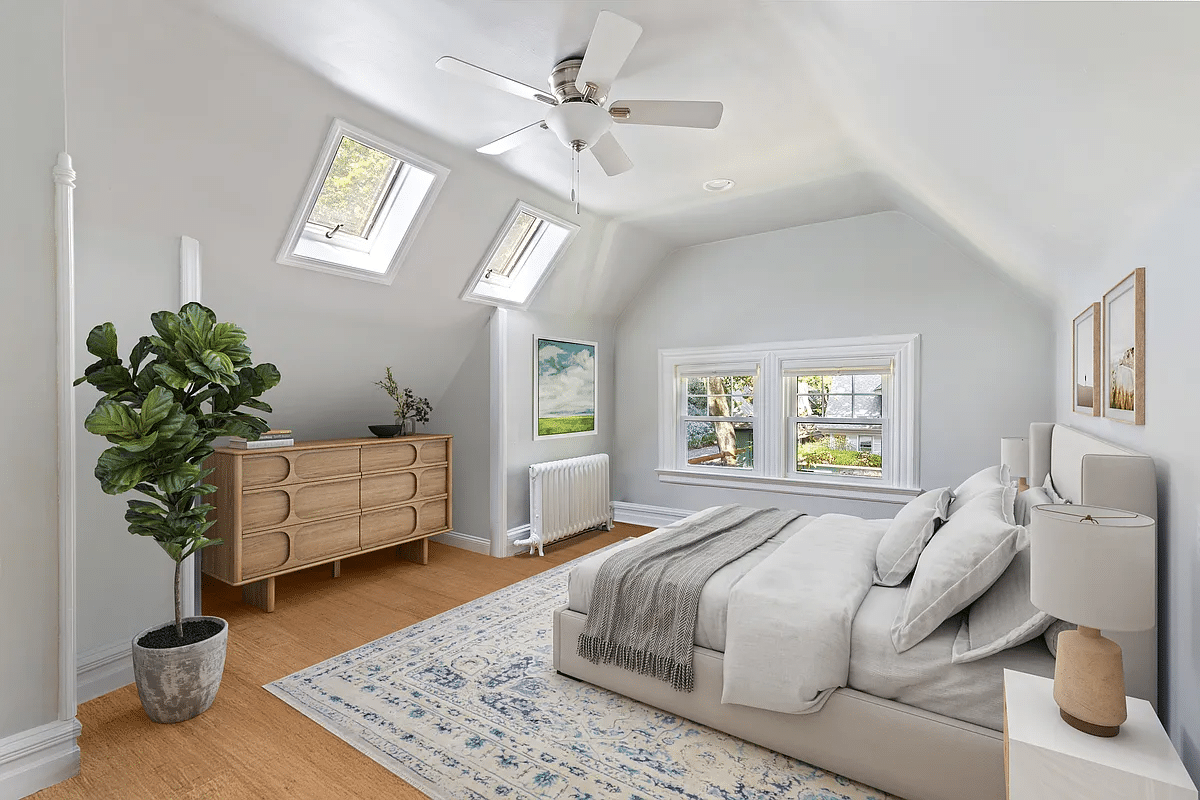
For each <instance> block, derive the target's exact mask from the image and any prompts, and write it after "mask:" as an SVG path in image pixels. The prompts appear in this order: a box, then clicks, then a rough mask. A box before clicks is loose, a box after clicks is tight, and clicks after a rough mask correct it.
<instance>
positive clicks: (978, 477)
mask: <svg viewBox="0 0 1200 800" xmlns="http://www.w3.org/2000/svg"><path fill="white" fill-rule="evenodd" d="M1002 472H1003V469H1002V467H1000V466H995V467H984V468H983V469H981V470H979V472H976V473H975V474H974V475H972V476H971V477H969V478H967V479H966V480H965V481H963V482H962V483H960V484H959V485H958V487H957V488H956V489H955V490H954V491H953V492H952V493H951V494H953V497H952V498H951V501H950V516H954V512H955V511H957V510H958V509H960V508H962V507H963V506H965V505H966V504H967V503H969V502H971V500H972V499H974V498H975V497H976V496H977V495H979V494H980V493H982V492H986V491H987V490H988V489H995V488H997V487H1003V486H1007V485H1008V484H1007V482H1006V481H1004V480H1002V479H1001V478H1002Z"/></svg>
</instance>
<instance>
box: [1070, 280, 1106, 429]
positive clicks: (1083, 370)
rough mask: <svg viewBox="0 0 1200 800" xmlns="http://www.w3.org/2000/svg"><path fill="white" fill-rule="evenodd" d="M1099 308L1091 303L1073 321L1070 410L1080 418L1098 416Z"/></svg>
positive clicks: (1101, 342) (1100, 342)
mask: <svg viewBox="0 0 1200 800" xmlns="http://www.w3.org/2000/svg"><path fill="white" fill-rule="evenodd" d="M1103 348H1104V344H1103V341H1102V339H1101V336H1100V304H1099V303H1092V304H1091V305H1090V306H1088V307H1087V310H1085V311H1084V312H1083V313H1082V314H1080V315H1079V316H1077V317H1076V318H1075V323H1074V332H1073V333H1072V334H1071V353H1072V356H1071V397H1072V400H1071V407H1072V408H1073V409H1074V410H1075V411H1076V412H1077V413H1079V414H1087V415H1088V416H1089V417H1098V416H1100V403H1099V402H1098V400H1099V397H1098V395H1097V393H1096V380H1097V378H1098V377H1099V375H1100V370H1101V366H1100V365H1101V358H1100V356H1101V351H1102V350H1103Z"/></svg>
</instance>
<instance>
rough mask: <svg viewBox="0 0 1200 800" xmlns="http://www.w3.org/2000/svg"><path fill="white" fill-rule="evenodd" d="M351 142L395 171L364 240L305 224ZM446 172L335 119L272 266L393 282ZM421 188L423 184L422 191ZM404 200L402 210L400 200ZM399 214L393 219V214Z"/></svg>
mask: <svg viewBox="0 0 1200 800" xmlns="http://www.w3.org/2000/svg"><path fill="white" fill-rule="evenodd" d="M343 138H349V139H352V140H354V141H357V142H359V143H361V144H363V145H365V146H366V147H370V148H372V149H374V150H378V151H379V152H381V153H384V154H385V155H388V156H391V157H392V158H395V159H397V160H398V162H399V167H398V168H397V169H396V170H395V172H394V174H393V177H392V180H391V184H390V186H389V188H388V191H387V195H386V197H385V199H384V201H383V202H382V203H381V204H380V205H379V208H378V210H377V212H376V218H375V220H374V221H373V222H372V223H371V225H370V229H369V230H368V231H367V236H366V237H365V238H364V237H359V236H353V235H351V234H342V233H340V232H338V233H334V234H333V235H332V236H331V237H326V235H325V234H326V233H327V232H328V231H329V229H328V228H327V227H325V226H323V225H319V224H317V223H311V222H309V217H310V216H311V215H312V213H313V206H314V205H315V204H316V202H317V197H318V195H319V194H320V193H321V189H322V187H323V186H324V184H325V179H326V177H327V176H328V174H329V170H330V168H331V167H332V165H333V159H334V158H335V157H336V155H337V152H338V148H339V147H340V146H341V143H342V139H343ZM449 174H450V169H449V168H448V167H446V166H444V165H442V164H439V163H437V162H435V161H432V160H430V159H428V158H425V157H424V156H422V155H420V154H419V153H414V152H413V151H411V150H408V149H406V148H403V147H400V146H399V145H397V144H395V143H393V142H389V141H387V140H386V139H383V138H381V137H379V136H376V135H375V134H373V133H370V132H369V131H366V130H363V129H362V128H358V127H356V126H354V125H351V124H350V123H348V122H346V121H344V120H341V119H334V120H333V123H332V125H331V126H330V129H329V134H328V135H327V136H326V137H325V144H324V145H323V146H322V148H321V152H320V155H319V157H318V158H317V162H316V164H315V165H314V167H313V171H312V174H311V175H310V176H309V180H308V185H307V187H306V189H305V191H304V195H303V198H302V200H301V203H300V205H299V207H298V208H297V211H296V214H295V216H294V217H293V218H292V223H291V225H290V226H289V228H288V231H287V234H286V235H285V236H284V240H283V243H282V245H281V246H280V248H279V253H278V255H277V256H276V259H275V260H276V262H277V263H279V264H284V265H287V266H293V267H300V268H302V269H310V270H315V271H317V272H326V273H331V274H334V275H341V276H343V277H348V278H355V279H357V280H365V281H370V282H373V283H382V284H391V283H392V282H393V281H394V280H395V278H396V274H397V272H398V270H399V267H400V264H401V263H403V261H404V258H405V256H406V255H407V253H408V250H409V248H410V247H411V246H412V242H413V240H414V239H415V238H416V234H417V232H418V231H419V230H420V228H421V226H422V224H423V223H424V222H425V219H426V217H427V216H428V214H429V210H430V209H431V208H432V207H433V204H434V202H435V201H436V199H437V196H438V193H439V192H440V191H441V188H442V186H443V185H444V184H445V182H446V177H447V176H448V175H449ZM422 184H427V185H426V186H424V188H422ZM401 198H403V200H404V202H403V203H402V204H401V207H400V208H399V209H398V208H397V203H398V201H399V200H400V199H401ZM396 211H399V212H401V215H400V216H393V212H396Z"/></svg>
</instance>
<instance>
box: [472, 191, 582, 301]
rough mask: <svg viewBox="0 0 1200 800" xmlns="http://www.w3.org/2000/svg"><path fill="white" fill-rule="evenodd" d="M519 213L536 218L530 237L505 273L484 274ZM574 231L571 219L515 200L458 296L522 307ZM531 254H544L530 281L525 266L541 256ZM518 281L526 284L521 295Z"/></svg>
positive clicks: (567, 244)
mask: <svg viewBox="0 0 1200 800" xmlns="http://www.w3.org/2000/svg"><path fill="white" fill-rule="evenodd" d="M522 213H524V214H528V215H530V216H532V217H533V218H534V219H535V220H536V222H535V223H534V226H533V227H532V228H531V233H532V235H531V237H530V241H528V242H526V243H524V245H523V247H521V248H519V249H518V251H517V253H516V254H514V258H513V269H512V270H511V271H510V273H509V275H508V276H504V277H501V276H500V275H499V274H493V275H492V276H491V277H487V270H488V265H489V264H490V263H491V261H492V258H493V257H494V256H495V254H496V251H497V250H498V249H499V248H500V245H501V244H502V243H503V242H504V238H505V236H506V235H507V233H508V231H509V229H510V228H512V226H513V225H514V224H515V223H516V221H517V218H518V217H519V216H520V215H521V214H522ZM555 229H557V230H555ZM577 233H579V226H578V225H576V224H575V223H573V222H568V221H567V220H565V219H563V218H561V217H557V216H555V215H554V214H551V213H549V212H547V211H542V210H541V209H539V208H536V207H534V206H532V205H530V204H529V203H526V202H525V201H524V200H518V201H517V202H516V204H515V205H514V206H513V208H512V210H511V211H509V213H508V216H507V217H506V218H505V220H504V223H503V224H502V225H501V226H500V227H499V229H498V230H497V232H496V236H495V237H494V238H493V239H492V242H491V244H490V245H489V246H488V249H487V252H485V253H484V255H483V258H482V259H481V260H480V262H479V265H478V266H477V267H476V268H475V271H474V273H472V275H471V277H470V279H469V280H468V281H467V284H466V286H465V287H463V291H462V294H461V295H459V297H460V299H462V300H467V301H469V302H472V303H483V304H485V305H492V306H500V307H502V308H512V309H516V310H518V311H524V310H525V309H527V308H529V305H530V303H532V302H533V298H534V297H536V296H537V293H538V292H539V291H540V290H541V288H542V285H543V284H544V283H545V282H546V280H547V279H548V278H549V277H550V273H552V272H553V271H554V268H555V267H556V266H557V264H558V262H559V260H560V259H561V258H562V257H563V254H564V253H566V252H567V250H568V249H569V248H570V246H571V242H572V241H573V240H574V238H575V235H576V234H577ZM558 237H561V238H560V241H559V242H558V244H557V245H554V244H553V240H554V239H555V238H558ZM543 243H544V245H543ZM549 246H553V247H554V250H553V252H551V253H549V254H548V255H547V253H546V252H544V248H545V247H549ZM535 256H547V257H546V258H545V259H544V261H545V266H544V267H543V268H542V271H541V273H540V274H538V275H537V276H536V278H535V279H534V280H532V281H530V280H529V278H528V275H527V274H526V273H525V267H526V266H527V265H528V263H529V262H530V261H531V260H538V261H540V260H543V259H541V258H536V259H535ZM522 285H527V287H528V288H527V290H526V293H525V294H524V296H518V294H517V292H519V291H520V290H521V287H522Z"/></svg>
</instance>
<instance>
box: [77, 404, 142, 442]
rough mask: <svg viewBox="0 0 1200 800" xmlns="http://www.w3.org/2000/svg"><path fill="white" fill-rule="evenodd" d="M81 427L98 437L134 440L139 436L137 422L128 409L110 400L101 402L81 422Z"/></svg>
mask: <svg viewBox="0 0 1200 800" xmlns="http://www.w3.org/2000/svg"><path fill="white" fill-rule="evenodd" d="M83 427H84V428H86V429H87V430H88V431H89V432H90V433H94V434H96V435H98V436H120V437H123V438H126V439H135V438H138V437H139V436H140V435H141V431H140V430H139V429H138V421H137V419H135V418H134V416H133V414H132V413H130V411H129V409H128V408H126V407H125V406H123V405H121V404H120V403H114V402H112V401H111V400H101V401H100V402H99V403H97V404H96V407H95V408H93V409H92V413H90V414H88V415H87V419H85V420H84V421H83Z"/></svg>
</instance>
